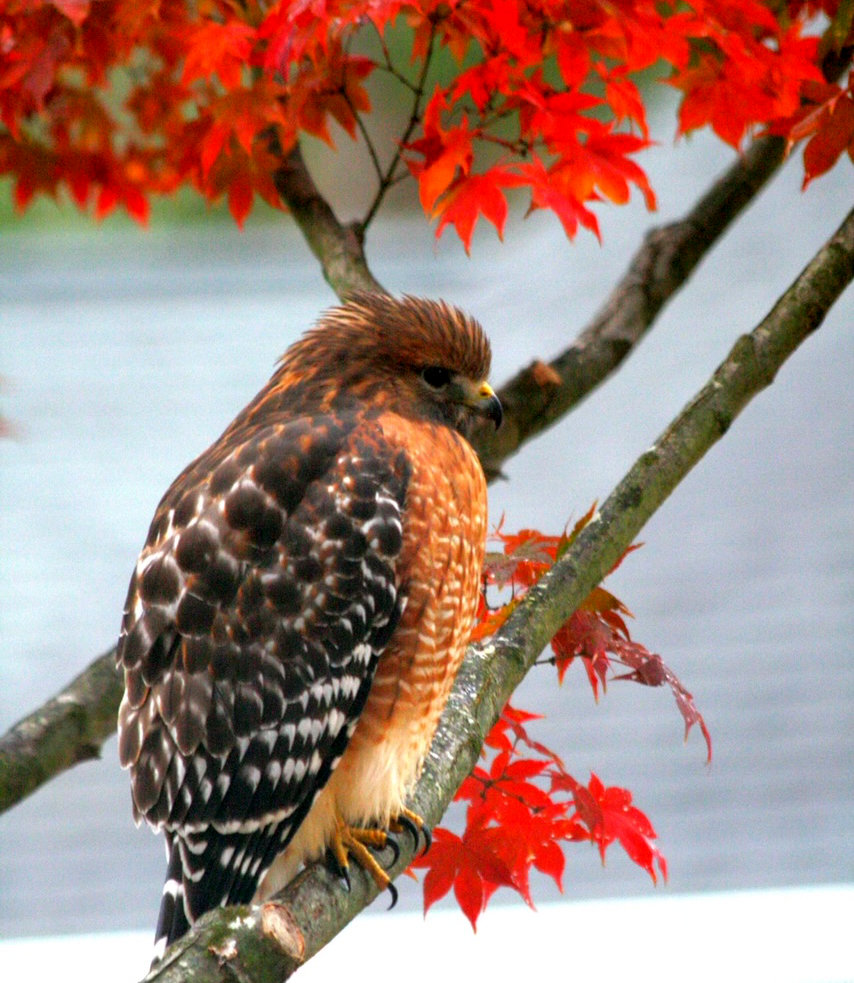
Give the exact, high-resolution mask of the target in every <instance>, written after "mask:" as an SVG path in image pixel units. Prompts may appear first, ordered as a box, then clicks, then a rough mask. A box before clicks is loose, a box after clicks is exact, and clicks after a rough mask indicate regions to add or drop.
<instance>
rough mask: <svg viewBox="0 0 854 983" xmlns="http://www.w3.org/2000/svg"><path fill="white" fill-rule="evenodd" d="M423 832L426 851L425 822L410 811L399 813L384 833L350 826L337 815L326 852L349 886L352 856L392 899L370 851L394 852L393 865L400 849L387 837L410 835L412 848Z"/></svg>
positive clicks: (389, 880) (387, 880)
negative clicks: (402, 834) (392, 834)
mask: <svg viewBox="0 0 854 983" xmlns="http://www.w3.org/2000/svg"><path fill="white" fill-rule="evenodd" d="M422 831H423V833H424V838H425V840H426V846H425V849H427V848H428V847H429V846H430V832H429V830H428V829H427V827H426V826H425V825H424V820H423V819H422V818H421V817H420V816H419V815H417V814H416V813H414V812H412V811H411V810H409V809H403V810H401V812H400V813H399V815H397V816H395V817H394V818H393V819H392V820H391V822H390V823H389V824H388V830H387V831H386V830H384V829H377V828H361V827H358V826H350V825H348V824H347V823H346V822H345V821H344V819H343V818H342V817H341V816H338V817H337V822H336V826H335V832H334V833H333V835H332V842H331V843H330V844H329V851H330V853H331V854H332V856H333V857H334V859H335V862H336V864H337V866H338V871H339V873H340V874H341V876H342V877H343V878H344V879H345V880H346V881H347V883H348V884H349V880H350V879H349V876H348V868H349V865H350V858H351V857H352V858H353V859H354V860H355V861H356V862H357V863H358V864H359V866H360V867H361V868H362V869H363V870H365V871H367V873H369V874H370V875H371V877H372V878H373V880H374V883H375V884H376V885H377V887H378V888H380V889H381V890H384V889H385V888H389V889H390V890H391V891H392V897H393V898H394V897H395V895H396V893H397V892H396V891H394V888H393V886H392V884H391V879H390V878H389V876H388V874H387V873H386V872H385V871H384V870H383V868H382V867H381V866H380V864H379V861H378V860H377V859H376V857H375V856H374V855H373V853H371V850H382V849H384V848H385V847H389V848H390V849H391V850H392V851H393V853H394V859H393V860H392V863H394V862H395V861H396V860H397V858H398V857H399V856H400V847H398V845H397V843H396V842H395V841H394V839H391V838H389V835H388V834H389V833H404V832H405V833H409V835H410V836H411V837H412V839H413V842H414V844H415V846H417V845H418V837H419V834H420V833H421V832H422Z"/></svg>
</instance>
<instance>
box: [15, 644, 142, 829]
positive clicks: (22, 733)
mask: <svg viewBox="0 0 854 983" xmlns="http://www.w3.org/2000/svg"><path fill="white" fill-rule="evenodd" d="M122 686H123V684H122V679H121V677H120V676H119V673H118V672H117V670H116V656H115V651H111V652H107V653H106V654H105V655H102V656H101V657H100V658H99V659H96V660H95V661H94V662H93V663H92V664H91V665H90V666H89V667H88V668H86V669H84V670H83V672H81V673H80V675H79V676H78V677H77V678H76V679H74V680H72V681H71V683H69V684H68V686H66V687H65V689H64V690H63V691H62V692H61V693H58V694H57V695H56V696H55V697H53V699H52V700H49V701H48V702H47V703H45V705H44V706H42V707H39V709H38V710H36V711H35V712H34V713H31V714H30V715H29V716H28V717H25V718H24V719H23V720H21V721H19V722H18V723H17V724H15V726H14V727H12V729H11V730H9V731H8V732H7V733H6V734H5V735H4V736H3V739H2V740H0V812H5V810H6V809H8V808H10V807H11V806H13V805H14V804H15V803H16V802H19V801H20V800H21V799H23V798H26V796H28V795H29V794H30V793H31V792H34V791H35V790H36V789H37V788H38V787H39V786H40V785H41V784H42V783H43V782H46V781H48V780H49V779H51V778H53V776H54V775H57V774H59V772H61V771H65V769H66V768H70V767H71V766H72V765H76V764H77V763H78V762H79V761H88V760H89V759H91V758H97V757H99V755H100V749H101V745H102V744H103V743H104V741H105V740H106V739H107V738H108V737H110V736H111V735H112V734H115V732H116V711H117V710H118V706H119V701H120V700H121V698H122Z"/></svg>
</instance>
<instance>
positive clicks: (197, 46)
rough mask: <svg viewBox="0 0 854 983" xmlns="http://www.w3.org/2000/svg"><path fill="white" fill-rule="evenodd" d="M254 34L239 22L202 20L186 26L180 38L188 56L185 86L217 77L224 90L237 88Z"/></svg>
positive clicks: (247, 26)
mask: <svg viewBox="0 0 854 983" xmlns="http://www.w3.org/2000/svg"><path fill="white" fill-rule="evenodd" d="M255 33H256V32H255V29H254V28H252V27H250V26H249V24H244V23H243V22H241V21H229V22H228V23H225V24H218V23H216V21H203V22H202V23H201V24H194V25H192V26H190V27H188V28H187V29H186V31H185V32H184V37H183V42H184V46H185V48H186V51H187V57H186V59H185V60H184V72H183V75H182V77H181V81H182V82H183V83H184V84H185V85H186V84H187V83H189V82H193V81H195V80H196V79H199V78H208V77H209V76H211V75H217V76H218V77H219V80H220V81H221V82H222V84H223V85H224V86H225V87H226V88H227V89H234V88H236V87H237V86H238V85H240V81H241V77H242V73H243V66H244V65H245V64H246V62H247V61H248V60H249V55H250V53H251V51H252V41H253V39H254V37H255Z"/></svg>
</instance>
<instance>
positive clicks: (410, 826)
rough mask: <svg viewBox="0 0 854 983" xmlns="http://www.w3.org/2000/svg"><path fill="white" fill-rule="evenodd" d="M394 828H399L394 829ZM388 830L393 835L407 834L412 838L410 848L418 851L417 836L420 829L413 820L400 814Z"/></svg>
mask: <svg viewBox="0 0 854 983" xmlns="http://www.w3.org/2000/svg"><path fill="white" fill-rule="evenodd" d="M395 826H398V827H400V828H399V829H394V827H395ZM390 828H391V829H392V830H393V831H394V832H395V833H408V834H409V835H410V836H411V837H412V846H413V847H414V848H415V849H416V850H417V849H418V836H419V833H420V832H421V827H420V826H419V825H417V823H416V822H415V820H414V819H410V818H409V816H407V815H406V814H401V815H399V816H397V817H396V818H395V820H394V822H393V823H392V824H391V826H390Z"/></svg>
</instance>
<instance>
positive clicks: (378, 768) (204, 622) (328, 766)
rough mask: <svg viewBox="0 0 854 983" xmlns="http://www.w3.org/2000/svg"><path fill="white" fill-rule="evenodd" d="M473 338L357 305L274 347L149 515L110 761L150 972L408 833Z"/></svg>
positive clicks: (449, 608) (460, 568)
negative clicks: (126, 802)
mask: <svg viewBox="0 0 854 983" xmlns="http://www.w3.org/2000/svg"><path fill="white" fill-rule="evenodd" d="M489 366H490V348H489V342H488V341H487V339H486V337H485V335H484V333H483V331H482V329H481V327H480V325H479V324H478V323H477V322H476V321H475V320H473V319H472V318H470V317H468V316H466V315H465V314H463V313H461V312H460V311H459V310H457V309H455V308H453V307H450V306H448V305H446V304H443V303H440V302H433V301H427V300H421V299H415V298H404V299H402V300H396V299H393V298H390V297H387V296H383V295H358V296H356V297H355V298H353V299H352V300H350V301H349V302H348V303H346V304H344V305H343V306H341V307H338V308H334V309H332V310H331V311H329V312H328V313H327V314H326V315H325V316H324V317H323V318H322V319H321V320H320V321H319V322H318V323H317V325H316V326H315V327H314V328H313V329H311V330H310V331H308V332H307V333H306V334H305V335H304V336H303V337H302V338H301V339H300V340H299V341H297V342H296V343H295V344H294V345H292V346H291V347H290V348H289V349H288V351H287V352H286V353H285V355H284V356H283V357H282V360H281V362H280V364H279V365H278V368H277V369H276V371H275V372H274V374H273V376H272V378H271V379H270V381H269V382H268V383H267V385H266V386H265V387H264V388H263V389H262V390H261V392H260V393H258V395H257V396H256V397H255V398H254V399H253V400H252V402H251V403H250V404H249V405H248V406H247V407H246V408H245V409H244V410H243V411H242V412H240V413H239V414H238V416H237V417H236V418H235V420H234V421H233V422H232V423H231V424H230V426H229V427H228V428H227V429H226V430H225V432H224V433H223V434H222V436H221V437H220V438H219V439H218V440H217V441H216V442H215V443H213V444H212V445H211V446H210V447H209V448H208V449H207V450H206V451H205V452H204V453H203V454H201V455H200V456H199V457H197V458H196V460H195V461H193V462H192V463H191V464H190V465H189V466H188V467H187V468H185V470H184V471H183V472H182V473H181V474H180V475H179V476H178V477H177V478H176V479H175V481H174V482H173V484H172V486H171V487H170V488H169V490H168V491H167V492H166V494H165V495H164V496H163V498H162V500H161V502H160V505H159V506H158V508H157V511H156V513H155V515H154V519H153V521H152V523H151V528H150V530H149V533H148V539H147V540H146V543H145V546H144V547H143V549H142V552H141V553H140V556H139V559H138V561H137V564H136V569H135V571H134V574H133V577H132V579H131V583H130V588H129V590H128V597H127V602H126V605H125V612H124V620H123V623H122V629H121V637H120V639H119V643H118V654H117V658H118V663H119V665H120V666H121V667H122V669H123V670H124V679H125V692H124V697H123V700H122V704H121V708H120V710H119V722H118V730H119V758H120V761H121V763H122V765H123V767H125V768H128V769H130V777H131V790H132V797H133V809H134V816H135V818H136V820H137V822H140V821H141V820H142V819H145V820H146V821H147V822H148V823H149V824H150V825H151V826H152V827H153V828H154V829H155V830H162V831H163V833H164V835H165V839H166V847H167V858H168V859H167V874H166V883H165V885H164V888H163V897H162V900H161V907H160V916H159V920H158V925H157V932H156V938H157V942H156V950H155V953H156V955H162V952H163V950H164V949H165V947H166V945H168V944H169V943H171V942H172V941H174V940H175V939H176V938H179V937H180V936H181V935H183V934H184V933H185V932H186V931H187V929H188V928H189V926H190V925H191V924H192V923H193V921H195V919H197V918H198V917H199V916H200V915H201V914H203V913H204V912H205V911H207V910H209V909H210V908H213V907H216V906H217V905H224V904H239V903H247V902H250V901H252V900H263V898H265V897H268V896H269V895H270V894H272V893H274V892H275V891H276V890H278V889H279V888H280V887H281V886H283V885H284V884H285V883H287V881H288V880H289V879H290V878H291V877H292V876H293V875H294V873H295V872H296V871H297V870H298V869H299V867H300V866H301V865H302V864H303V863H304V862H306V861H308V860H310V859H313V858H316V857H319V856H322V855H323V854H324V852H325V851H327V850H330V851H331V853H332V855H333V856H334V857H335V858H337V861H338V863H339V865H340V866H341V868H342V869H344V870H346V865H347V858H348V855H349V856H352V857H353V858H355V859H356V860H357V861H358V862H359V863H361V864H362V865H363V866H365V867H367V868H368V869H369V870H370V871H371V872H372V873H373V875H374V877H375V879H376V880H377V883H378V884H381V885H383V884H388V877H387V875H386V874H385V872H384V871H383V870H382V868H381V867H380V866H379V864H378V863H377V862H376V860H375V859H374V858H373V857H372V856H371V854H370V853H369V851H368V850H367V849H366V844H369V845H377V844H382V843H383V842H384V839H385V831H387V830H389V828H400V826H399V825H397V826H395V824H396V823H397V824H401V823H402V824H403V826H405V827H406V826H408V827H409V828H411V826H412V824H413V823H418V822H419V820H418V817H416V816H414V814H412V813H410V812H408V810H407V809H406V806H405V802H406V798H407V795H408V793H409V792H410V791H411V789H412V787H413V785H414V783H415V782H416V780H417V778H418V776H419V773H420V770H421V767H422V764H423V762H424V758H425V756H426V753H427V750H428V747H429V744H430V741H431V739H432V737H433V734H434V732H435V729H436V725H437V722H438V719H439V714H440V713H441V711H442V708H443V706H444V704H445V701H446V699H447V696H448V692H449V690H450V687H451V683H452V681H453V679H454V675H455V673H456V671H457V668H458V666H459V663H460V661H461V659H462V656H463V652H464V649H465V646H466V643H467V641H468V637H469V634H470V631H471V627H472V622H473V619H474V614H475V608H476V602H477V595H478V590H479V584H480V573H481V566H482V562H483V554H484V543H485V539H486V484H485V480H484V476H483V471H482V470H481V467H480V464H479V462H478V459H477V457H476V455H475V452H474V451H473V450H472V447H471V445H470V444H469V443H468V440H467V436H468V434H469V432H470V428H471V426H472V423H473V422H474V420H475V418H476V417H486V418H489V419H491V420H492V421H493V422H494V423H495V425H496V426H498V425H499V424H500V422H501V405H500V403H499V401H498V399H497V398H496V396H495V394H494V393H493V391H492V389H491V388H490V386H489V383H488V382H487V381H486V379H487V376H488V374H489Z"/></svg>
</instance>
